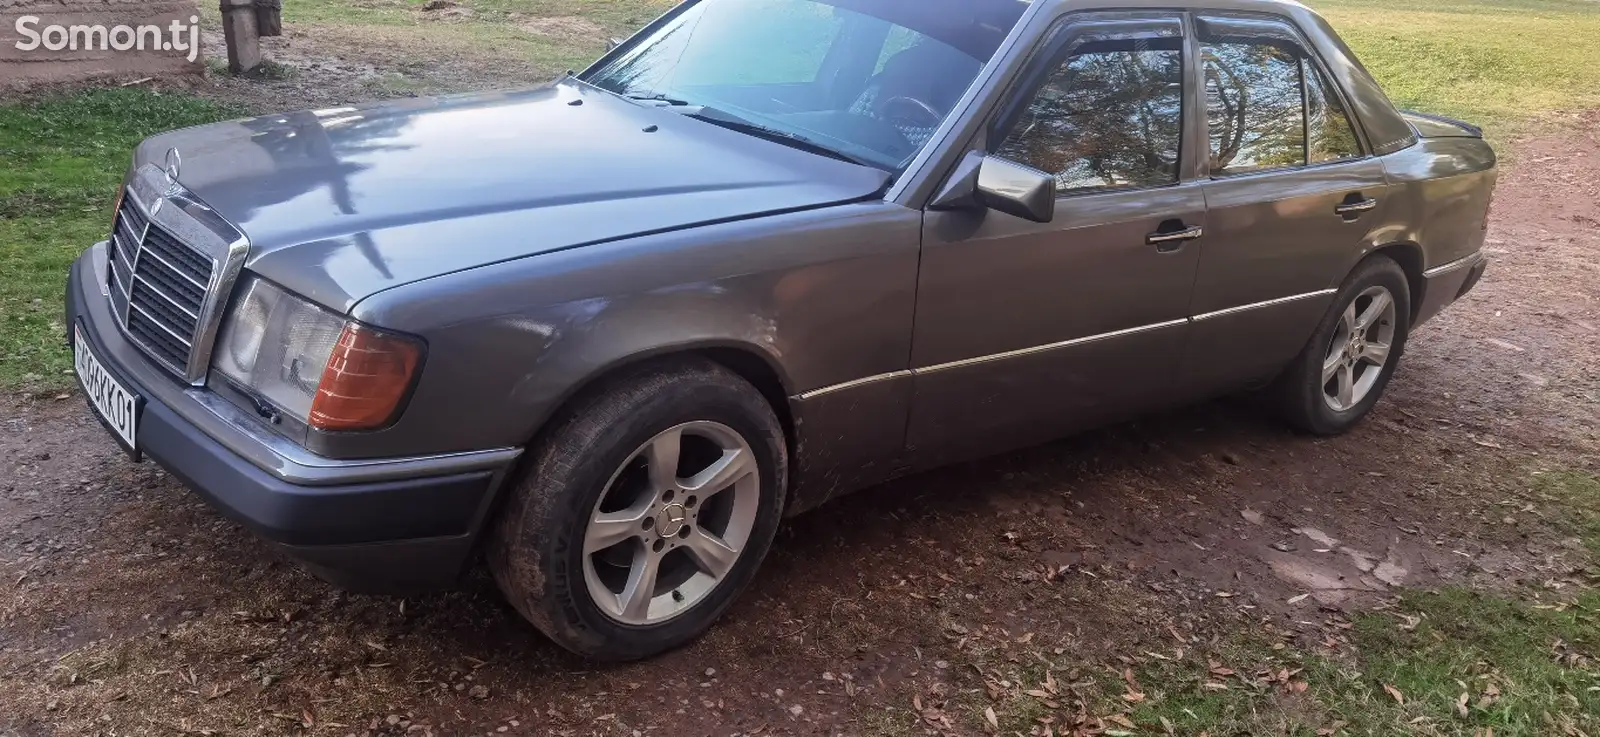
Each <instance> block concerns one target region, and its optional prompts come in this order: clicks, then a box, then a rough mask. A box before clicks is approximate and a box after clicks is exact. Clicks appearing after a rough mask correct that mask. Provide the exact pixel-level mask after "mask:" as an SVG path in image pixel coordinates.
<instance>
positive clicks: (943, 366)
mask: <svg viewBox="0 0 1600 737" xmlns="http://www.w3.org/2000/svg"><path fill="white" fill-rule="evenodd" d="M1338 291H1339V290H1337V289H1319V290H1317V291H1315V292H1306V293H1305V294H1295V295H1291V296H1288V297H1279V298H1277V299H1269V300H1267V301H1265V302H1256V303H1254V304H1248V305H1239V306H1238V307H1229V308H1228V309H1225V310H1217V311H1216V312H1207V313H1205V314H1203V315H1195V316H1194V317H1187V318H1184V319H1182V320H1168V321H1166V322H1158V323H1153V324H1150V325H1140V326H1139V327H1136V328H1127V329H1126V330H1114V331H1112V332H1109V333H1100V334H1098V335H1088V336H1084V337H1082V338H1073V339H1072V340H1063V341H1061V342H1059V343H1047V344H1045V345H1036V346H1033V347H1031V348H1021V349H1018V350H1014V351H1006V352H1005V353H994V354H990V355H987V356H977V357H975V358H964V359H962V360H960V361H951V362H949V363H940V364H935V365H932V366H923V367H921V368H914V369H911V370H910V371H891V372H889V373H886V374H876V375H873V376H867V377H864V378H860V379H856V380H854V381H846V382H844V383H842V384H834V385H832V386H825V387H822V388H820V389H812V390H811V391H808V392H805V393H803V394H799V395H797V396H796V397H795V399H799V400H806V399H814V398H816V397H820V396H823V395H825V394H832V393H833V392H838V391H844V390H846V389H854V388H856V387H858V386H863V385H866V384H875V383H877V382H880V381H889V380H891V379H901V378H906V377H910V376H920V375H922V374H931V373H933V372H935V371H945V370H948V369H955V368H963V367H966V366H976V365H978V364H983V363H990V362H992V361H1002V360H1005V359H1008V358H1020V357H1022V356H1031V355H1033V354H1035V353H1044V352H1045V351H1053V350H1057V349H1060V348H1071V347H1073V346H1079V345H1085V344H1088V343H1095V342H1098V341H1102V340H1109V339H1111V338H1121V337H1124V336H1128V335H1136V334H1138V333H1144V332H1149V331H1152V330H1162V329H1165V328H1173V327H1178V326H1179V325H1186V324H1188V323H1190V322H1199V321H1201V320H1210V319H1213V318H1217V317H1226V316H1228V315H1234V314H1238V313H1240V312H1247V311H1249V310H1254V309H1259V308H1262V307H1274V306H1277V305H1282V304H1289V303H1291V302H1299V301H1300V300H1305V299H1314V298H1316V297H1326V296H1328V295H1330V294H1334V293H1336V292H1338Z"/></svg>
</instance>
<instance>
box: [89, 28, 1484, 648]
mask: <svg viewBox="0 0 1600 737" xmlns="http://www.w3.org/2000/svg"><path fill="white" fill-rule="evenodd" d="M1494 182H1495V155H1494V153H1493V151H1491V150H1490V148H1489V146H1487V145H1486V144H1485V142H1484V141H1483V139H1482V136H1481V133H1480V131H1479V130H1478V129H1477V128H1474V127H1472V126H1470V125H1467V124H1465V123H1459V122H1456V121H1452V120H1448V119H1444V118H1438V117H1433V116H1427V115H1420V114H1414V113H1406V112H1400V111H1398V110H1396V109H1395V107H1394V105H1393V104H1391V103H1390V101H1389V100H1388V99H1387V98H1386V97H1385V96H1384V94H1383V92H1382V91H1381V90H1380V89H1379V87H1378V85H1377V84H1376V83H1375V82H1374V81H1373V78H1372V76H1371V75H1370V74H1369V73H1368V72H1367V71H1366V70H1365V69H1364V68H1363V67H1362V66H1361V64H1360V62H1358V61H1357V60H1356V58H1355V56H1354V55H1353V54H1352V53H1351V51H1350V49H1349V48H1347V47H1346V46H1345V44H1343V43H1342V42H1340V40H1339V38H1338V36H1336V35H1335V34H1334V32H1333V30H1332V29H1330V27H1329V26H1328V24H1327V23H1326V22H1325V21H1324V20H1323V19H1322V18H1320V17H1319V16H1318V15H1317V14H1316V13H1314V12H1312V11H1311V10H1308V9H1307V8H1305V7H1303V6H1301V5H1298V4H1294V3H1290V2H1280V1H1279V0H1196V1H1195V2H1193V3H1190V4H1185V3H1183V2H1178V3H1174V2H1171V0H1034V1H1033V2H1021V1H1019V0H921V1H920V2H916V3H909V2H903V1H901V0H687V1H686V2H683V3H681V4H679V5H677V6H676V7H674V8H673V9H672V10H671V11H669V12H667V13H666V15H664V16H663V17H661V18H660V19H658V20H656V21H654V22H653V23H651V24H650V25H649V26H647V27H645V28H644V29H643V30H641V31H640V32H639V33H638V34H637V35H635V36H634V37H632V38H631V39H629V40H627V41H625V42H622V43H620V44H619V45H617V46H616V47H615V48H613V49H612V50H611V51H609V52H607V53H606V55H605V56H604V57H603V58H601V59H600V60H598V61H597V62H595V64H594V65H593V66H591V67H589V68H588V69H586V70H584V71H583V72H582V73H578V74H571V75H567V76H565V77H563V78H561V79H559V80H557V81H555V82H554V83H552V84H550V85H547V86H545V87H542V88H539V89H534V90H527V91H516V92H502V93H493V94H478V95H467V96H456V97H442V98H433V99H416V100H407V101H401V102H394V103H385V104H376V105H368V106H350V107H338V108H331V109H325V110H317V111H309V112H299V113H288V114H282V115H269V116H265V117H260V118H254V119H248V120H238V121H232V122H225V123H219V124H216V125H210V126H203V127H199V128H192V129H188V130H182V131H175V132H171V133H165V134H162V135H158V136H155V137H153V138H151V139H149V140H148V141H145V142H144V143H143V144H141V145H140V146H139V147H138V149H137V150H136V151H135V153H134V156H133V161H132V165H131V167H130V169H129V171H128V173H127V177H126V181H125V184H124V186H123V188H122V191H121V195H120V198H119V204H118V208H117V214H116V220H115V223H114V229H113V232H112V234H111V236H110V238H109V239H108V240H107V241H105V242H102V243H99V244H96V245H94V246H93V247H91V248H89V249H88V250H87V251H86V252H85V253H84V254H83V256H82V257H81V258H80V259H78V261H77V262H76V264H75V265H74V266H73V267H72V270H71V275H70V278H69V285H68V291H67V298H66V301H67V312H68V317H69V320H68V325H70V326H71V327H70V330H71V338H70V339H71V342H72V346H73V350H74V355H75V361H76V367H77V373H78V376H79V377H80V378H81V381H82V384H83V388H84V390H85V393H86V394H87V395H88V397H89V399H90V404H91V405H92V406H93V408H94V411H95V412H96V414H97V416H98V417H100V418H101V420H102V421H103V422H104V423H105V425H106V427H107V428H108V429H109V430H110V431H111V434H112V436H113V437H114V438H116V439H117V441H118V442H119V443H121V444H122V445H123V446H124V447H125V448H126V450H127V452H128V453H130V454H131V455H132V457H134V458H135V459H138V458H150V459H152V460H154V461H155V462H156V463H158V464H160V465H161V466H162V467H164V468H166V469H167V470H169V471H170V472H171V473H173V474H174V475H175V476H177V477H178V478H179V479H181V480H183V481H184V482H185V483H186V484H187V485H188V486H190V487H192V488H193V489H194V490H195V491H196V492H197V493H199V494H200V495H202V496H203V497H205V498H206V499H207V500H208V501H209V502H210V503H212V504H213V505H215V506H216V507H217V508H218V509H220V510H221V511H222V512H223V513H225V514H227V515H229V516H231V517H232V518H234V519H236V520H239V521H240V522H242V523H243V524H244V525H246V526H247V527H249V528H251V529H253V530H254V531H255V532H257V533H258V534H259V535H261V536H262V537H264V538H266V539H267V540H270V541H272V542H273V543H275V544H276V545H277V546H279V547H281V548H282V549H283V550H285V551H287V552H288V553H289V554H290V555H291V556H293V557H295V558H298V559H299V560H301V561H302V562H303V563H304V564H305V565H306V566H308V567H309V568H310V569H312V570H313V571H315V572H317V573H319V574H320V575H322V576H324V577H326V578H328V579H330V580H332V581H334V582H337V583H340V584H343V585H345V586H347V587H351V588H356V589H364V590H380V591H397V590H411V589H417V588H429V587H438V586H448V585H450V584H451V583H453V582H454V581H456V580H457V579H458V578H459V577H460V576H461V575H462V573H463V572H464V571H466V570H467V569H468V568H469V567H471V566H473V565H475V564H476V563H477V562H479V561H483V560H487V565H488V566H489V568H490V570H491V571H492V573H493V576H494V579H495V580H496V581H497V582H498V584H499V587H500V589H501V590H502V591H503V592H504V593H505V596H506V597H507V598H508V599H509V600H510V602H511V603H512V604H513V605H514V606H515V607H516V609H517V610H518V611H520V612H521V613H522V614H523V615H524V616H526V617H527V619H528V620H529V621H531V622H532V623H533V624H534V625H536V626H537V627H538V628H539V629H540V630H542V631H543V632H545V633H546V634H548V635H549V636H550V637H551V638H552V639H554V640H555V641H556V642H558V643H560V644H561V645H562V646H564V647H567V648H570V649H571V650H573V651H576V652H578V653H582V654H584V655H588V656H591V657H594V658H599V659H628V658H639V657H645V656H649V655H651V654H654V653H658V652H661V651H663V650H665V649H668V648H672V647H674V646H677V645H680V644H682V643H685V642H687V641H689V640H690V639H692V638H694V637H695V636H696V635H698V634H699V633H701V632H702V631H704V630H705V629H706V628H707V627H709V626H710V625H711V623H712V622H713V621H714V620H715V619H716V618H717V617H718V616H719V615H720V614H722V612H723V611H724V610H726V609H727V607H728V606H729V605H730V604H731V603H732V602H733V601H734V599H735V597H736V595H737V594H738V593H739V592H740V590H741V589H744V588H745V587H746V586H747V584H749V583H750V581H751V579H752V578H753V577H754V576H755V575H756V571H757V569H758V567H759V566H760V564H761V561H762V558H763V557H764V556H765V555H766V553H767V551H768V549H769V547H770V546H771V544H772V541H773V537H774V535H775V533H776V531H777V529H778V526H779V523H780V521H781V520H782V519H783V518H784V517H785V516H786V515H793V514H797V513H800V512H803V511H805V510H807V509H811V508H813V507H816V506H817V505H819V504H821V503H823V502H825V501H827V500H828V499H830V498H833V497H835V496H838V495H840V494H844V493H846V492H849V491H852V490H855V489H859V488H862V487H865V486H868V485H872V484H875V483H878V482H882V481H884V480H886V479H889V478H891V477H895V476H898V475H902V474H906V473H909V472H914V471H918V470H923V469H928V468H932V467H935V466H939V465H941V464H947V463H951V462H954V461H959V460H962V459H970V458H976V457H979V456H983V455H985V454H992V453H997V452H1002V451H1006V450H1010V449H1015V448H1020V447H1023V446H1027V445H1031V444H1037V443H1041V442H1044V441H1048V440H1050V439H1053V438H1058V437H1061V436H1063V435H1067V434H1070V433H1073V432H1077V431H1081V430H1084V429H1087V428H1092V427H1095V426H1099V425H1104V424H1106V423H1111V422H1117V421H1121V420H1126V419H1128V418H1132V417H1135V416H1138V415H1140V414H1142V413H1148V412H1152V411H1158V410H1161V409H1164V408H1169V407H1173V406H1176V405H1181V404H1184V403H1190V402H1196V401H1199V400H1203V399H1205V398H1208V397H1213V396H1217V395H1221V394H1227V393H1231V392H1236V391H1239V390H1243V389H1256V390H1260V391H1262V392H1263V393H1265V394H1266V395H1268V396H1270V397H1271V398H1272V399H1273V400H1274V401H1275V403H1276V406H1277V407H1278V408H1279V409H1280V410H1281V412H1282V414H1283V416H1284V418H1285V419H1286V420H1287V421H1288V423H1289V424H1290V425H1292V426H1293V427H1295V428H1298V429H1300V430H1302V431H1305V432H1308V433H1315V434H1321V435H1331V434H1336V433H1340V432H1343V431H1345V430H1348V429H1349V428H1350V427H1351V426H1352V425H1354V424H1355V423H1356V422H1358V421H1359V420H1360V419H1361V418H1362V417H1363V416H1364V415H1366V414H1367V413H1368V412H1369V411H1370V410H1371V409H1372V407H1373V404H1374V403H1375V402H1377V401H1378V399H1379V397H1380V396H1381V395H1382V394H1383V391H1384V387H1385V385H1386V384H1387V383H1388V382H1389V379H1390V377H1391V376H1392V375H1393V374H1394V371H1395V367H1396V365H1397V364H1398V363H1399V361H1400V359H1401V354H1402V353H1403V352H1404V350H1405V347H1406V341H1407V339H1408V337H1409V336H1410V335H1411V332H1412V330H1413V329H1414V328H1415V327H1416V326H1417V325H1420V324H1422V323H1423V322H1424V321H1426V320H1428V319H1429V318H1431V317H1433V316H1434V315H1435V314H1437V313H1438V312H1439V311H1440V310H1441V309H1443V308H1444V307H1445V306H1446V305H1448V304H1450V303H1451V302H1452V301H1454V300H1456V299H1457V298H1459V297H1460V296H1461V295H1462V294H1464V293H1466V292H1467V290H1469V289H1471V288H1472V286H1473V285H1474V284H1475V283H1476V282H1477V280H1478V278H1479V277H1480V276H1481V275H1482V273H1483V271H1484V267H1485V261H1484V257H1483V255H1482V251H1481V248H1482V245H1483V242H1484V231H1485V227H1486V226H1485V223H1486V218H1487V216H1488V211H1489V204H1490V198H1491V193H1492V190H1493V187H1494Z"/></svg>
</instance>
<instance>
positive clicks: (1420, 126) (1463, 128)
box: [1400, 110, 1483, 138]
mask: <svg viewBox="0 0 1600 737" xmlns="http://www.w3.org/2000/svg"><path fill="white" fill-rule="evenodd" d="M1400 117H1401V118H1404V119H1405V121H1406V122H1407V123H1409V124H1411V127H1412V129H1414V130H1416V132H1417V135H1419V136H1422V137H1423V138H1483V129H1482V128H1479V127H1478V126H1475V125H1473V124H1471V123H1465V122H1462V121H1459V120H1456V119H1455V118H1446V117H1444V116H1443V115H1430V114H1428V113H1416V112H1412V111H1410V110H1401V111H1400Z"/></svg>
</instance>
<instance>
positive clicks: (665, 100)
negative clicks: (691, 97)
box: [622, 92, 694, 107]
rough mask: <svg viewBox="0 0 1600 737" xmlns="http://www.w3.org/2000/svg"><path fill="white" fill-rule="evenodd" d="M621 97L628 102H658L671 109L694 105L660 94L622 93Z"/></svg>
mask: <svg viewBox="0 0 1600 737" xmlns="http://www.w3.org/2000/svg"><path fill="white" fill-rule="evenodd" d="M622 96H623V97H626V98H628V99H629V100H637V101H639V102H659V103H662V104H665V105H671V106H673V107H679V106H683V105H692V104H694V103H691V102H689V101H688V100H680V99H678V98H676V97H668V96H667V95H666V94H664V93H661V92H628V93H624V94H623V95H622Z"/></svg>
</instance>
